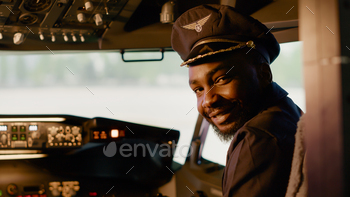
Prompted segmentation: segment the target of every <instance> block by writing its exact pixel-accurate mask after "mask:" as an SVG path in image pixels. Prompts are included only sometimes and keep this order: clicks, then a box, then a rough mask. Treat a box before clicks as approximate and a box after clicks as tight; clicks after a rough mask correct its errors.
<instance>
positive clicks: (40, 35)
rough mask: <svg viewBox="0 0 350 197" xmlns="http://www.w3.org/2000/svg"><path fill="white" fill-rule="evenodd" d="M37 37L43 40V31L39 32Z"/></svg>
mask: <svg viewBox="0 0 350 197" xmlns="http://www.w3.org/2000/svg"><path fill="white" fill-rule="evenodd" d="M39 38H40V40H44V35H43V33H41V32H39Z"/></svg>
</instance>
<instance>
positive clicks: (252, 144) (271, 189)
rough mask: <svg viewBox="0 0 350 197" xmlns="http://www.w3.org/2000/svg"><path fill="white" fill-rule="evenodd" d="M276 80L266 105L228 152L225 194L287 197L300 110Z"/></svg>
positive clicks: (241, 129) (240, 131)
mask: <svg viewBox="0 0 350 197" xmlns="http://www.w3.org/2000/svg"><path fill="white" fill-rule="evenodd" d="M287 94H288V93H287V92H286V91H285V90H283V89H282V88H281V87H280V86H279V85H277V84H276V83H272V84H271V85H269V87H267V90H266V94H265V95H266V96H265V98H266V102H265V103H266V105H265V107H264V110H262V111H261V112H260V113H259V114H257V115H256V116H255V117H253V118H252V119H250V120H249V121H248V122H246V123H245V124H244V125H243V126H242V127H241V128H240V129H239V130H238V131H237V133H236V134H235V136H234V138H233V140H232V142H231V145H230V148H229V150H228V152H227V160H226V167H225V170H224V176H223V180H222V181H223V182H222V186H223V196H224V197H231V196H234V197H251V196H252V197H265V196H266V197H274V196H279V197H283V196H285V193H286V189H287V185H288V179H289V174H290V169H291V161H292V157H293V149H294V141H295V139H294V135H295V132H296V129H297V122H298V120H299V117H300V109H299V108H298V106H296V105H295V104H294V102H293V101H292V100H291V99H290V98H289V97H287Z"/></svg>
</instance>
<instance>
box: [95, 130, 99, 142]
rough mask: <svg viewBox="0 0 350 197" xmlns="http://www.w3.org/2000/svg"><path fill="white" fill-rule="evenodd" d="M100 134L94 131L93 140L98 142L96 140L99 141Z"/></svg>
mask: <svg viewBox="0 0 350 197" xmlns="http://www.w3.org/2000/svg"><path fill="white" fill-rule="evenodd" d="M99 135H100V132H99V131H94V139H95V140H98V139H100V136H99Z"/></svg>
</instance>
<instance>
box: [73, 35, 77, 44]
mask: <svg viewBox="0 0 350 197" xmlns="http://www.w3.org/2000/svg"><path fill="white" fill-rule="evenodd" d="M72 40H73V42H76V41H77V37H75V35H74V34H73V33H72Z"/></svg>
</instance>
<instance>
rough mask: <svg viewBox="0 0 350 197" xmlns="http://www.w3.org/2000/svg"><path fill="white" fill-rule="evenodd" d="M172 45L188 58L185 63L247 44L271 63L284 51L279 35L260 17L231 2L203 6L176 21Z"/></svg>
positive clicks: (246, 45)
mask: <svg viewBox="0 0 350 197" xmlns="http://www.w3.org/2000/svg"><path fill="white" fill-rule="evenodd" d="M171 45H172V47H173V49H174V50H175V51H176V52H177V53H178V54H179V55H180V57H181V59H182V60H183V61H184V62H183V63H182V64H181V66H184V65H188V64H191V63H194V62H195V61H197V60H198V59H202V58H205V57H207V56H212V55H215V54H218V53H224V52H229V51H233V50H237V49H241V48H245V47H250V48H251V49H253V50H256V51H258V52H259V53H260V54H261V55H262V56H263V57H264V58H265V59H266V61H267V62H268V63H269V64H270V63H272V62H273V61H274V60H275V59H276V57H277V56H278V54H279V52H280V46H279V44H278V42H277V41H276V39H275V37H274V36H273V35H272V33H271V32H270V29H268V28H267V27H266V26H265V25H263V24H262V23H261V22H259V21H258V20H256V19H254V18H252V17H250V16H245V15H242V14H240V13H239V12H237V11H236V10H235V9H234V8H233V7H230V6H227V5H214V4H213V5H200V6H197V7H195V8H192V9H190V10H188V11H186V12H185V13H183V14H182V15H181V16H180V17H179V18H178V19H177V20H176V21H175V23H174V25H173V30H172V34H171Z"/></svg>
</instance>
